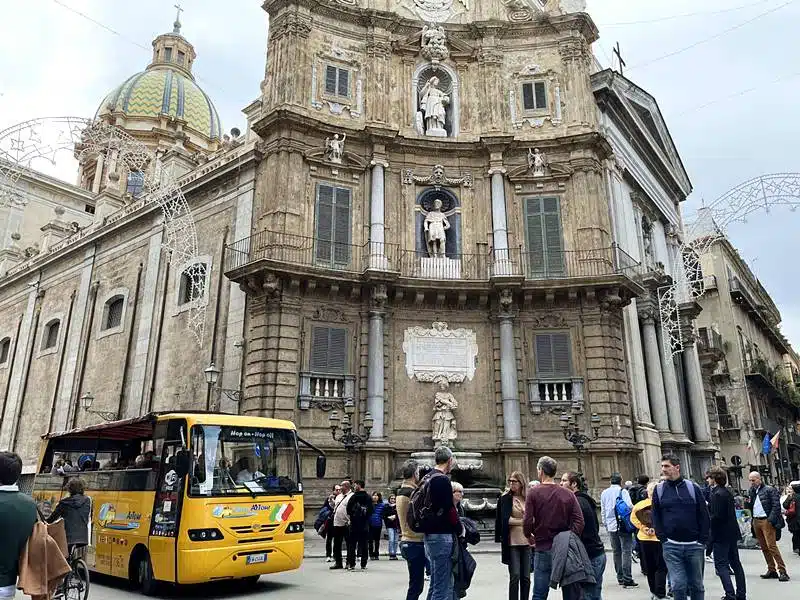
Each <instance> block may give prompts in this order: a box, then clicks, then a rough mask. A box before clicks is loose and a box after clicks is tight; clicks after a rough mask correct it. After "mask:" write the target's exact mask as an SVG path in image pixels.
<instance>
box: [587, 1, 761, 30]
mask: <svg viewBox="0 0 800 600" xmlns="http://www.w3.org/2000/svg"><path fill="white" fill-rule="evenodd" d="M774 1H775V0H761V2H750V3H749V4H743V5H741V6H734V7H733V8H722V9H719V10H712V11H705V12H693V13H684V14H681V15H669V16H666V17H657V18H654V19H643V20H641V21H620V22H617V23H599V24H598V25H597V26H598V27H625V26H626V25H647V24H650V23H663V22H665V21H674V20H676V19H686V18H689V17H710V16H713V15H722V14H725V13H730V12H736V11H740V10H744V9H746V8H753V7H754V6H760V5H762V4H767V3H769V2H774Z"/></svg>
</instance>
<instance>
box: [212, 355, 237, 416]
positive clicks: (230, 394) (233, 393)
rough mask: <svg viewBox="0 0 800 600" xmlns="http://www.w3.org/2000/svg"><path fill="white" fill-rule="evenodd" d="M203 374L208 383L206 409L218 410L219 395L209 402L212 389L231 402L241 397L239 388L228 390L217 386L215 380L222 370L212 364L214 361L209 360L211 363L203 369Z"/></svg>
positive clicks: (217, 379)
mask: <svg viewBox="0 0 800 600" xmlns="http://www.w3.org/2000/svg"><path fill="white" fill-rule="evenodd" d="M203 375H204V376H205V378H206V383H207V384H208V392H207V393H206V410H208V411H212V410H213V411H217V410H219V396H218V397H217V399H216V400H215V401H214V402H211V394H212V392H213V391H214V390H216V391H217V392H219V394H220V396H222V395H223V394H224V395H225V397H226V398H227V399H228V400H231V401H233V402H239V401H240V400H241V399H242V391H241V390H230V389H226V388H222V387H219V386H217V382H218V381H219V376H220V375H222V371H220V370H219V368H218V367H217V365H216V364H214V361H211V364H210V365H208V366H207V367H206V368H205V369H203Z"/></svg>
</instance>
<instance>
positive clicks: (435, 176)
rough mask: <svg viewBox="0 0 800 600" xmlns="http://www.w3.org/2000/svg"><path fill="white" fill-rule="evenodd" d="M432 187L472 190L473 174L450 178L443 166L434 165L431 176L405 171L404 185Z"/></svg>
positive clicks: (410, 170)
mask: <svg viewBox="0 0 800 600" xmlns="http://www.w3.org/2000/svg"><path fill="white" fill-rule="evenodd" d="M415 183H416V184H421V185H432V186H434V187H437V188H439V187H457V186H464V187H465V188H471V187H472V184H473V178H472V173H469V172H467V173H462V174H461V177H448V176H447V175H446V174H445V168H444V166H442V165H434V167H433V169H431V174H430V175H415V174H414V171H413V170H412V169H403V185H413V184H415Z"/></svg>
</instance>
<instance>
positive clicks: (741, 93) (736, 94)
mask: <svg viewBox="0 0 800 600" xmlns="http://www.w3.org/2000/svg"><path fill="white" fill-rule="evenodd" d="M795 77H800V71H797V72H795V73H788V74H786V75H781V76H780V77H776V78H775V79H773V80H771V81H767V82H766V83H763V84H760V85H757V86H753V87H750V88H747V89H744V90H741V91H738V92H734V93H732V94H728V95H727V96H721V97H719V98H715V99H714V100H710V101H708V102H706V103H705V104H700V105H698V106H694V107H691V108H688V109H686V110H684V111H681V112H679V113H676V114H675V116H676V117H682V116H684V115H688V114H691V113H695V112H698V111H701V110H703V109H705V108H708V107H709V106H714V105H715V104H719V103H721V102H725V101H727V100H733V99H735V98H741V97H742V96H746V95H747V94H750V93H752V92H755V91H758V90H760V89H761V88H764V87H769V86H771V85H775V84H777V83H781V82H783V81H787V80H789V79H793V78H795Z"/></svg>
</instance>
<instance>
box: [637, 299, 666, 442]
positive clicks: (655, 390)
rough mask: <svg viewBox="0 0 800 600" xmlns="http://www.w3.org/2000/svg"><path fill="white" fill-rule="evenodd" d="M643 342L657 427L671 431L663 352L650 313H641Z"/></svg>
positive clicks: (648, 390) (651, 409)
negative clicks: (662, 361)
mask: <svg viewBox="0 0 800 600" xmlns="http://www.w3.org/2000/svg"><path fill="white" fill-rule="evenodd" d="M639 318H640V320H641V323H642V343H643V345H644V357H645V358H644V360H645V368H646V369H647V392H648V395H649V396H650V412H651V413H652V416H653V422H654V423H655V426H656V429H658V430H659V431H663V432H668V431H669V417H668V412H667V397H666V395H665V393H664V376H663V373H662V371H661V354H660V352H659V351H658V348H659V345H658V334H657V333H656V325H655V319H654V317H653V315H652V314H650V313H643V314H642V315H640V317H639Z"/></svg>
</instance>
